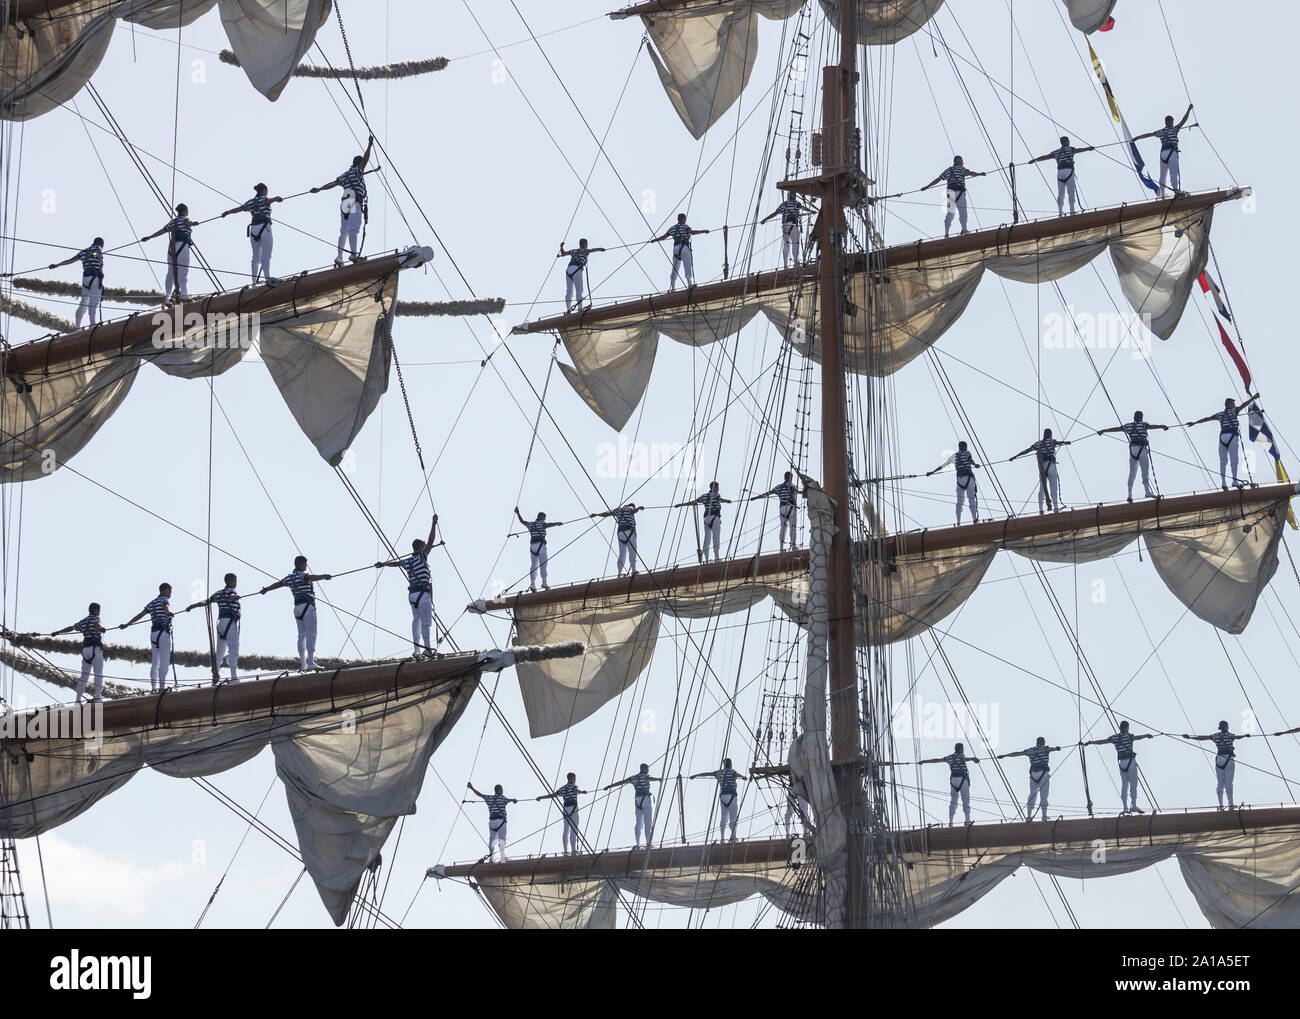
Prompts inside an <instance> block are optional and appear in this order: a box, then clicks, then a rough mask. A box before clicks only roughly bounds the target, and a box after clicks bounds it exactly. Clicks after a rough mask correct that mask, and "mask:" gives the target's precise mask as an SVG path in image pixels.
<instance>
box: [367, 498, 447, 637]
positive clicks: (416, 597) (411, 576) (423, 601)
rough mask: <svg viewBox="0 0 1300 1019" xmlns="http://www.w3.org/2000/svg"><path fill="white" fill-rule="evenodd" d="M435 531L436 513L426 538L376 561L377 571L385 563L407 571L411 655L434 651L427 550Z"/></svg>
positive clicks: (431, 596)
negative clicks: (393, 556) (399, 553)
mask: <svg viewBox="0 0 1300 1019" xmlns="http://www.w3.org/2000/svg"><path fill="white" fill-rule="evenodd" d="M437 533H438V514H437V513H435V514H434V515H433V523H432V524H430V525H429V538H428V540H427V541H421V540H420V539H419V538H416V539H415V540H414V541H412V542H411V554H410V555H408V556H401V557H400V558H397V559H389V560H388V561H387V562H383V563H375V569H377V570H379V569H383V568H384V567H385V566H400V567H401V568H402V570H403V571H405V573H406V591H407V600H408V601H410V603H411V643H412V645H414V647H415V650H414V651H413V652H412V653H411V654H412V657H414V658H419V657H420V656H421V655H432V654H433V644H432V643H430V641H429V631H430V630H431V629H433V577H432V576H431V575H430V574H429V552H430V551H432V549H433V538H434V535H435V534H437Z"/></svg>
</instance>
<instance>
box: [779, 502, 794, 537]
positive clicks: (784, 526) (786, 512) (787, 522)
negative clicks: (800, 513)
mask: <svg viewBox="0 0 1300 1019" xmlns="http://www.w3.org/2000/svg"><path fill="white" fill-rule="evenodd" d="M779 512H780V514H781V538H780V542H781V544H780V546H779V547H780V548H785V532H786V531H787V530H789V532H790V547H791V548H794V504H793V503H789V502H783V503H781V508H780V510H779Z"/></svg>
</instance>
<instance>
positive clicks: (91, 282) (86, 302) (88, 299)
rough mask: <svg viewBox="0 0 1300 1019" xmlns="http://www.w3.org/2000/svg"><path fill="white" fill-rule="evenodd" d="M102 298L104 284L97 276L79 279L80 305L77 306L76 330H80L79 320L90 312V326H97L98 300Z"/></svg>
mask: <svg viewBox="0 0 1300 1019" xmlns="http://www.w3.org/2000/svg"><path fill="white" fill-rule="evenodd" d="M103 296H104V282H103V280H101V279H100V278H99V277H98V276H83V277H82V279H81V303H80V304H78V305H77V328H78V329H80V328H81V318H82V316H83V315H85V314H86V312H90V324H91V325H92V326H95V325H99V299H100V298H101V297H103Z"/></svg>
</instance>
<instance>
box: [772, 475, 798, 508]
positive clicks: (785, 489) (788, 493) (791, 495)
mask: <svg viewBox="0 0 1300 1019" xmlns="http://www.w3.org/2000/svg"><path fill="white" fill-rule="evenodd" d="M772 494H773V495H775V496H776V497H777V498H778V499H779V500H780V501H781V505H782V506H793V505H794V504H795V496H797V495H798V494H799V489H798V487H797V486H795V485H792V484H790V482H788V481H782V482H781V483H780V484H779V485H777V486H776V487H775V488H773V489H772Z"/></svg>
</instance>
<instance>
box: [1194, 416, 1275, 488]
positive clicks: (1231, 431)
mask: <svg viewBox="0 0 1300 1019" xmlns="http://www.w3.org/2000/svg"><path fill="white" fill-rule="evenodd" d="M1258 399H1259V394H1258V393H1256V394H1255V395H1254V396H1252V397H1250V399H1248V400H1247V401H1246V402H1245V403H1243V404H1242V405H1241V406H1240V407H1238V406H1237V401H1236V400H1234V399H1233V398H1232V397H1231V396H1230V397H1228V398H1227V399H1226V400H1224V401H1223V410H1221V411H1218V412H1217V413H1214V414H1207V415H1206V416H1205V417H1203V418H1197V419H1196V420H1195V421H1187V422H1184V424H1186V425H1187V427H1188V428H1190V427H1192V425H1203V424H1205V422H1207V421H1217V422H1219V484H1220V485H1222V486H1223V490H1224V491H1225V492H1226V491H1227V490H1228V479H1227V476H1226V473H1225V468H1226V467H1227V466H1228V464H1229V462H1231V464H1232V483H1233V484H1234V485H1240V484H1241V482H1240V481H1238V480H1237V455H1238V454H1239V452H1240V451H1241V422H1240V421H1238V420H1237V417H1238V415H1240V414H1241V412H1242V411H1243V410H1246V409H1247V408H1248V407H1249V406H1250V405H1251V404H1252V403H1254V402H1255V401H1256V400H1258Z"/></svg>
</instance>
